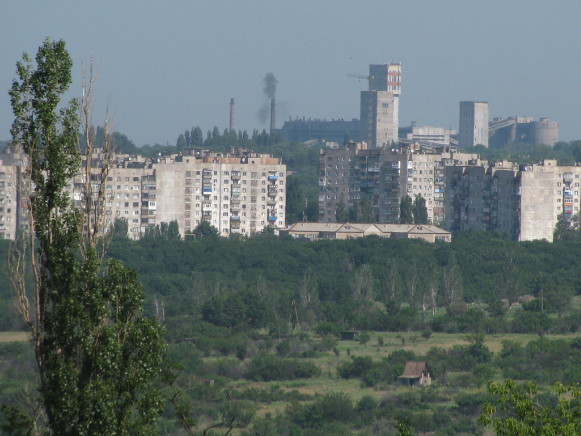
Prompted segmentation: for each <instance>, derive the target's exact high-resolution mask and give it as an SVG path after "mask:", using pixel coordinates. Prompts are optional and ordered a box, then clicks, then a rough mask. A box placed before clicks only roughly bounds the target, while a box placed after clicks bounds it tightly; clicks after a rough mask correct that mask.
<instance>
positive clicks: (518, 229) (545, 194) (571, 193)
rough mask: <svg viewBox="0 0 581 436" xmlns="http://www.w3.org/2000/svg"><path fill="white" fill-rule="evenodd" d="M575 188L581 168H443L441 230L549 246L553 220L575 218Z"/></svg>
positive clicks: (548, 165) (553, 163)
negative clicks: (486, 233) (487, 233)
mask: <svg viewBox="0 0 581 436" xmlns="http://www.w3.org/2000/svg"><path fill="white" fill-rule="evenodd" d="M580 183H581V167H577V166H557V162H556V161H555V160H545V161H543V162H542V163H540V164H538V165H521V166H517V165H514V164H512V163H510V162H498V163H494V164H491V165H486V166H471V167H470V166H465V167H455V168H447V171H446V221H445V228H446V229H448V230H451V231H459V230H465V229H475V230H485V231H496V232H499V233H504V234H507V235H509V236H510V237H511V238H512V239H514V240H517V241H530V240H535V239H545V240H547V241H552V240H553V231H554V228H555V225H556V223H557V220H558V217H559V216H560V215H563V216H565V218H566V219H571V218H572V217H573V215H575V214H578V213H579V207H580V206H579V202H580V199H581V197H580V195H579V192H580V190H581V187H580V186H579V185H580Z"/></svg>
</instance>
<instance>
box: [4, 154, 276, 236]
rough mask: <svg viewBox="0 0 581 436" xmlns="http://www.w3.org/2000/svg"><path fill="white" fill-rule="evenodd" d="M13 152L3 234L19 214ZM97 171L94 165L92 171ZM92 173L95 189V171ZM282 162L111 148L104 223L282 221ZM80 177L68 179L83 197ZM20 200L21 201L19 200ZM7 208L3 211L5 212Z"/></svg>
mask: <svg viewBox="0 0 581 436" xmlns="http://www.w3.org/2000/svg"><path fill="white" fill-rule="evenodd" d="M17 157H18V155H17V154H15V153H11V152H9V151H8V152H6V153H4V154H2V155H1V160H2V162H8V164H7V165H6V164H4V163H3V164H2V166H0V173H3V174H4V176H2V175H1V174H0V181H1V180H2V178H4V180H5V186H6V187H7V188H8V187H9V186H8V183H10V184H11V185H10V191H7V190H4V191H2V189H1V188H0V202H2V204H3V206H4V209H3V212H5V213H7V214H6V215H5V216H4V215H2V219H3V221H0V222H3V223H4V224H5V225H4V226H0V228H3V229H4V230H3V232H2V234H3V236H4V237H5V238H8V239H13V238H14V237H15V234H16V231H17V228H22V226H24V225H25V224H26V222H25V221H22V220H21V222H20V224H18V223H17V224H16V225H14V224H13V223H15V222H16V221H17V211H18V209H19V208H17V207H15V206H14V205H15V203H17V200H15V199H16V198H17V197H18V195H19V193H18V190H16V189H15V184H14V182H12V181H10V180H12V179H14V178H15V177H17V174H18V171H19V168H21V166H18V165H16V164H15V163H16V158H17ZM102 164H103V156H99V155H96V156H93V157H92V159H91V165H92V166H93V167H94V168H95V169H97V168H100V166H102ZM96 173H98V171H96ZM93 177H95V180H92V181H91V184H92V185H93V186H92V187H93V190H94V191H95V190H98V188H99V186H100V183H101V182H100V180H99V177H98V174H95V175H94V176H92V179H93ZM285 181H286V166H285V165H284V164H283V163H282V162H281V160H280V159H279V158H275V157H272V156H271V155H268V154H258V153H253V152H251V151H248V150H239V149H237V150H231V152H230V153H215V152H209V151H202V150H188V153H187V154H181V153H180V154H175V153H174V154H164V155H161V156H158V157H157V158H155V159H145V158H142V157H136V156H129V155H114V156H113V162H112V165H111V168H110V171H109V173H108V174H107V178H106V180H105V181H104V183H105V205H104V211H105V218H106V227H109V226H111V225H112V224H113V222H114V220H115V219H116V218H124V219H126V220H127V223H128V227H129V236H130V237H131V238H133V239H137V238H139V237H140V236H141V235H143V234H144V233H145V231H146V229H147V228H148V227H152V226H155V225H157V224H160V223H162V222H165V223H169V222H171V221H177V223H178V226H179V230H180V234H181V236H182V237H183V236H185V235H187V234H189V233H191V232H192V231H193V230H194V229H195V228H196V227H197V226H198V225H199V224H200V223H201V222H202V221H207V222H209V223H210V224H211V225H212V226H214V227H216V228H217V229H218V231H219V233H220V234H221V235H224V236H227V235H229V234H232V233H238V234H242V235H249V236H250V235H253V234H254V233H256V232H260V231H261V230H263V229H264V228H266V227H268V226H270V227H273V228H275V229H279V228H283V227H284V225H285V209H286V183H285ZM84 185H85V180H84V176H83V175H82V174H79V175H78V176H76V177H74V178H73V179H72V180H71V181H70V183H69V184H68V190H69V192H70V195H71V198H72V199H73V200H75V201H76V202H78V204H79V205H81V203H82V201H83V198H84V192H85V188H84ZM21 206H22V207H23V206H25V205H21ZM0 207H1V206H0ZM8 212H9V214H8Z"/></svg>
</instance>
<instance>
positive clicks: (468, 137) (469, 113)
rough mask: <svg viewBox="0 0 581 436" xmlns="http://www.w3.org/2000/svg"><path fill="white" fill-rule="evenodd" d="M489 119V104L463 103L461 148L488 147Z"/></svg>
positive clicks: (460, 126)
mask: <svg viewBox="0 0 581 436" xmlns="http://www.w3.org/2000/svg"><path fill="white" fill-rule="evenodd" d="M488 119H489V117H488V102H485V101H461V102H460V122H459V133H458V136H459V138H458V139H459V142H460V147H463V148H465V147H474V146H476V145H483V146H484V147H488Z"/></svg>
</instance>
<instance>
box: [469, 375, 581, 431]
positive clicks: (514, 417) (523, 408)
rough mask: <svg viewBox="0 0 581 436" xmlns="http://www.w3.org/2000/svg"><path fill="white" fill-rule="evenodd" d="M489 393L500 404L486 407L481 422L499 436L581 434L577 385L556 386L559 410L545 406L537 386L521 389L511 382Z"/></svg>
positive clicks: (493, 387) (492, 386)
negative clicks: (540, 398)
mask: <svg viewBox="0 0 581 436" xmlns="http://www.w3.org/2000/svg"><path fill="white" fill-rule="evenodd" d="M488 390H489V391H490V393H491V394H493V395H494V396H495V397H496V400H497V404H490V403H487V404H485V405H484V408H483V411H482V414H481V415H480V419H479V420H480V422H481V423H482V424H483V425H485V426H487V427H490V426H491V427H492V428H493V429H494V431H495V432H496V433H497V434H498V435H506V436H528V435H531V436H532V435H546V436H549V435H565V436H574V435H578V434H581V408H580V407H579V398H580V397H581V387H580V386H579V385H578V384H572V385H569V386H563V385H562V384H561V383H557V384H556V385H555V386H554V387H553V390H554V392H555V394H556V395H557V397H558V402H557V404H556V406H552V405H551V406H545V405H542V404H541V403H540V402H539V400H538V389H537V386H536V384H534V383H532V382H531V383H526V384H525V385H518V384H517V383H515V382H514V381H512V380H506V382H504V383H490V384H489V385H488Z"/></svg>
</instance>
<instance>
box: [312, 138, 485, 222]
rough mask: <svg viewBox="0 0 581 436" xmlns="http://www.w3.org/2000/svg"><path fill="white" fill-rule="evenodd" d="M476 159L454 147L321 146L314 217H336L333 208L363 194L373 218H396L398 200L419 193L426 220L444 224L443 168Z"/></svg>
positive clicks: (327, 219) (352, 205) (353, 202)
mask: <svg viewBox="0 0 581 436" xmlns="http://www.w3.org/2000/svg"><path fill="white" fill-rule="evenodd" d="M477 159H478V156H477V155H475V154H466V153H456V152H453V151H441V152H435V151H432V150H428V151H421V150H414V149H409V148H408V149H397V150H396V149H393V150H392V149H369V148H367V147H366V145H365V144H352V145H350V146H348V147H340V148H338V149H330V150H321V155H320V171H319V175H320V176H319V221H321V222H326V223H333V222H336V219H337V209H338V208H341V207H345V208H348V209H354V208H357V207H359V206H360V205H361V204H362V202H363V201H364V199H366V200H367V201H369V202H370V203H371V204H372V205H373V208H374V209H375V217H376V219H377V220H378V222H380V223H398V222H399V214H400V203H401V199H402V198H403V197H404V196H405V195H409V196H410V197H412V198H414V197H415V196H416V195H420V196H422V197H423V198H424V199H425V200H426V208H427V210H428V219H429V220H430V222H432V223H436V224H438V223H443V221H444V193H445V192H444V186H445V176H446V175H445V168H446V167H447V166H450V165H467V164H468V163H469V162H475V161H477ZM341 203H342V206H341Z"/></svg>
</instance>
